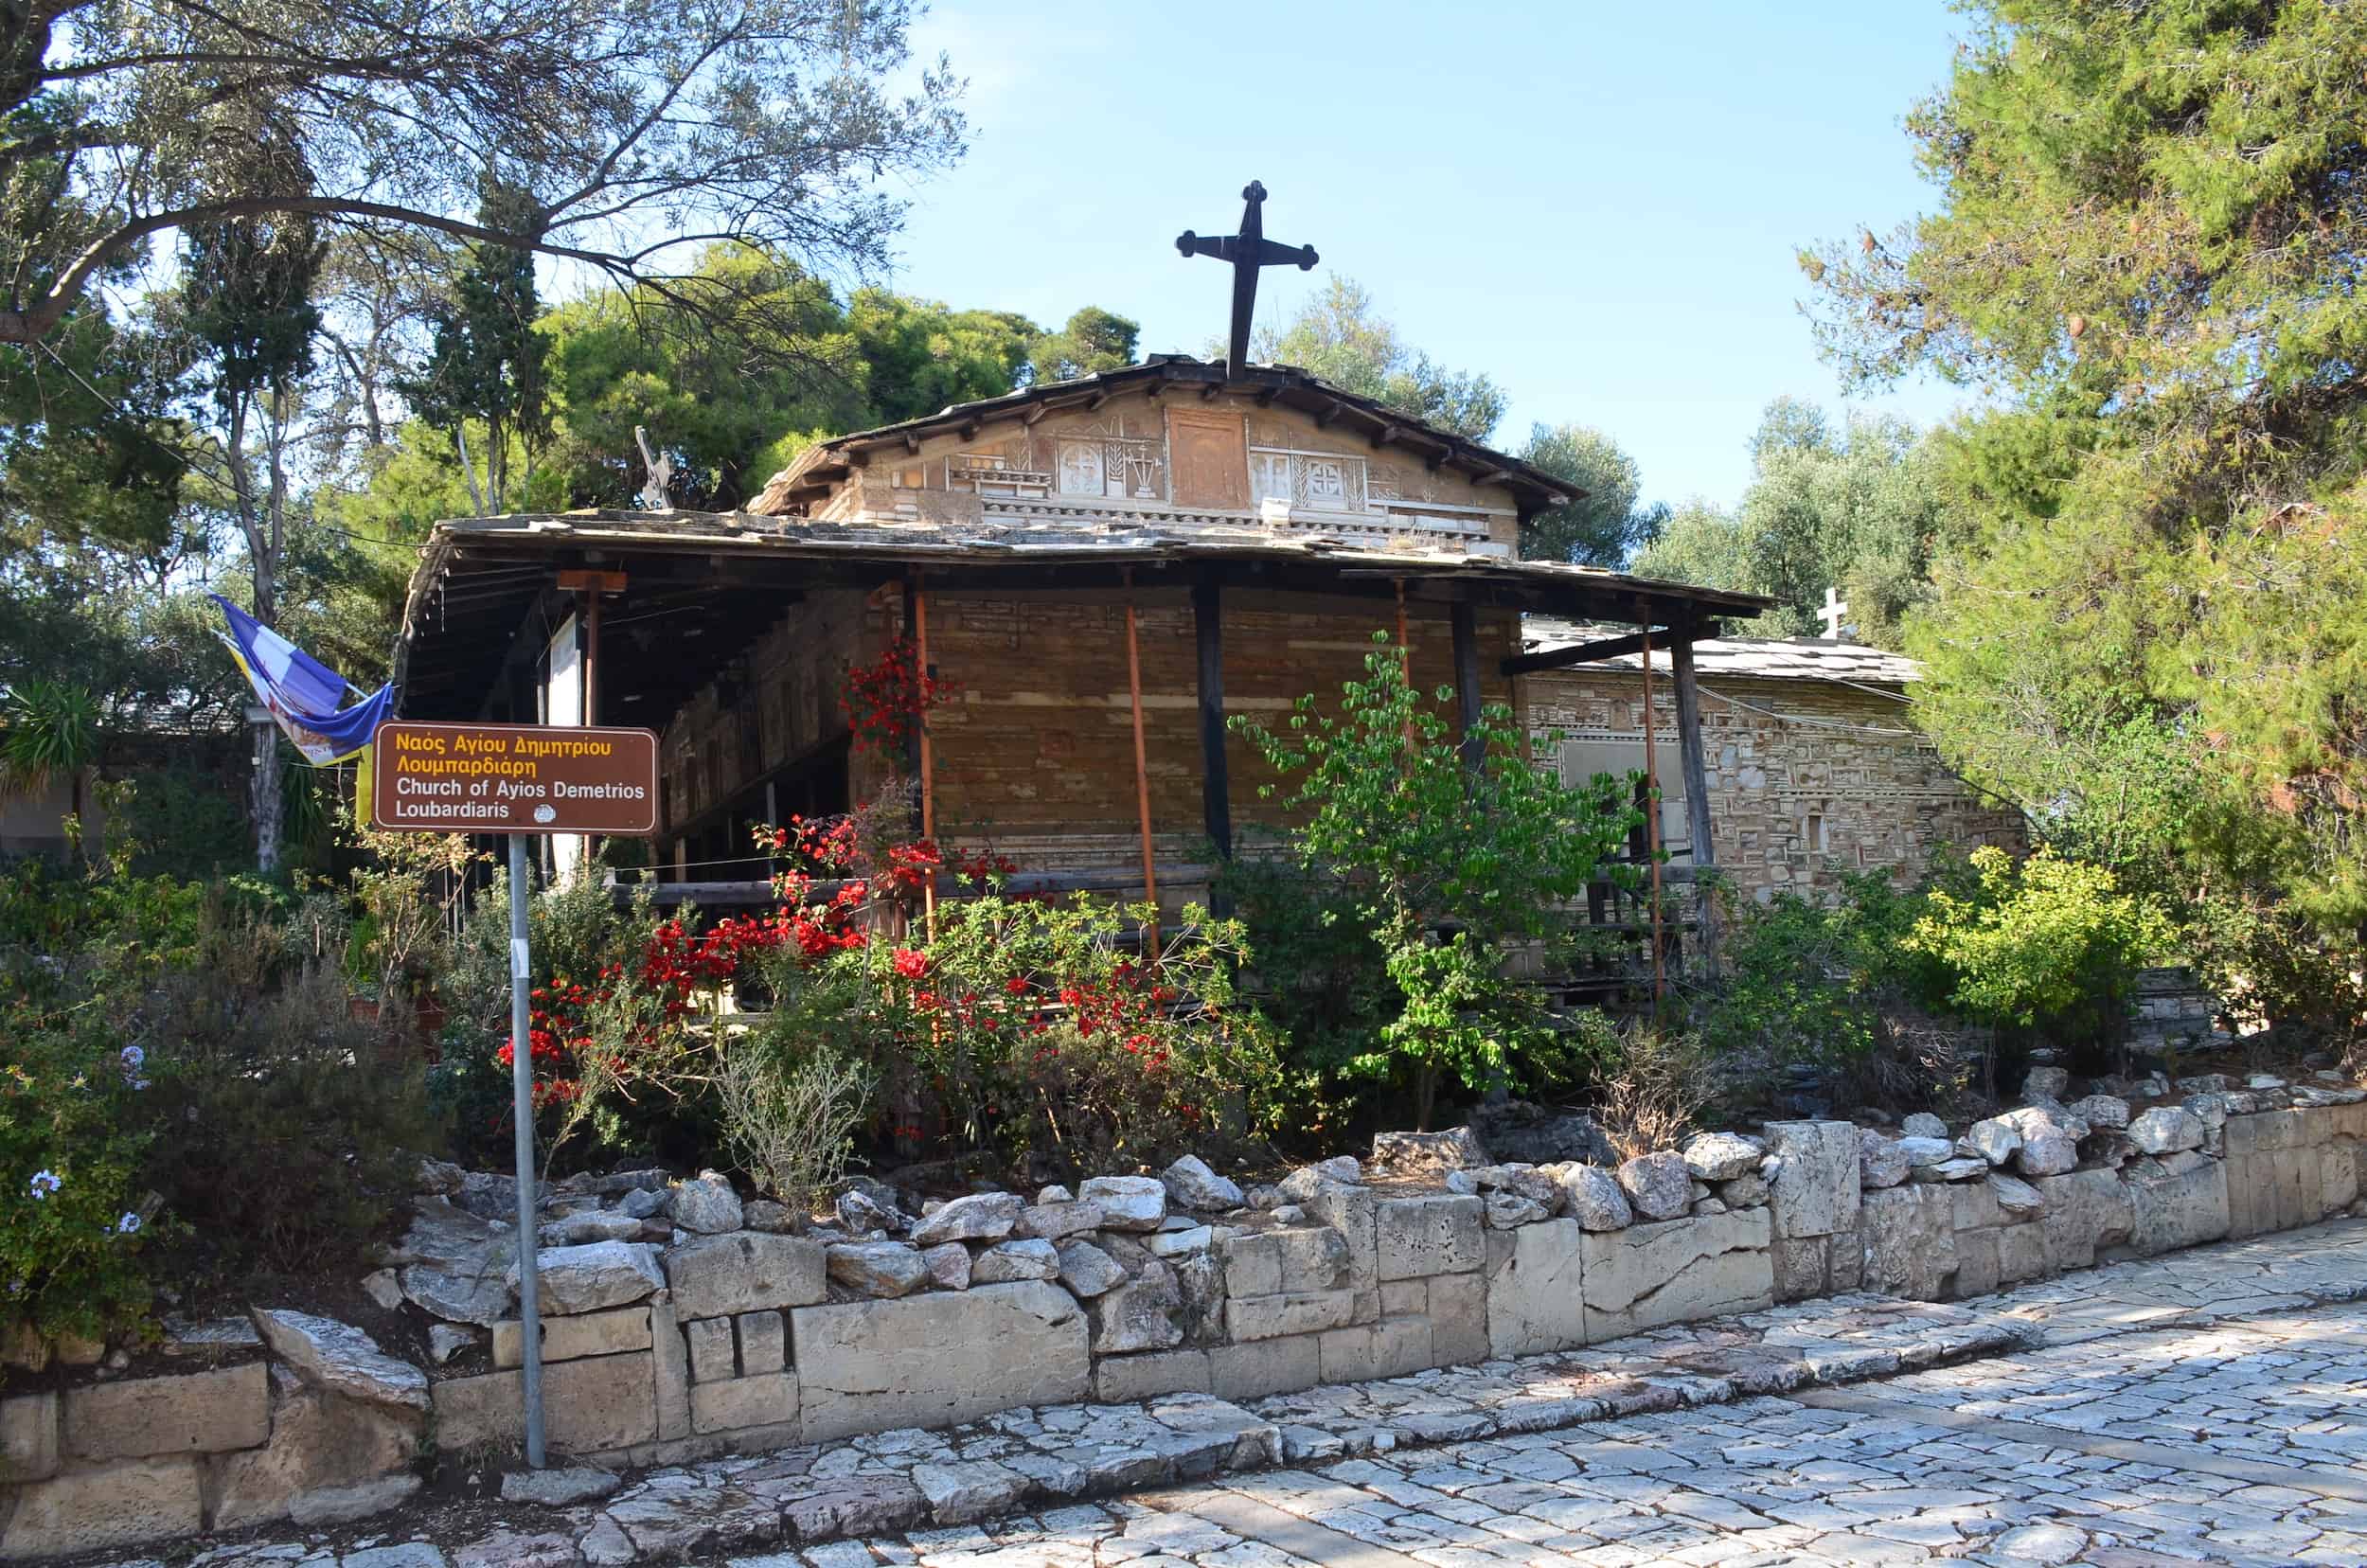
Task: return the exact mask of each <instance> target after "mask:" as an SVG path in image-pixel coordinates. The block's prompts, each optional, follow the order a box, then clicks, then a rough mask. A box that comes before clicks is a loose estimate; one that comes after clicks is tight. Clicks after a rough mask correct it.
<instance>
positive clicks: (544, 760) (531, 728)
mask: <svg viewBox="0 0 2367 1568" xmlns="http://www.w3.org/2000/svg"><path fill="white" fill-rule="evenodd" d="M594 602H595V603H596V602H597V600H595V601H594ZM370 821H371V823H372V824H373V825H375V826H377V827H380V828H391V829H396V830H397V831H399V832H411V833H507V835H509V887H510V893H511V897H510V900H509V1093H510V1122H511V1130H512V1131H513V1133H514V1135H515V1142H516V1150H517V1159H516V1166H517V1172H518V1231H517V1235H518V1249H517V1260H518V1318H519V1321H520V1322H521V1323H523V1324H524V1325H525V1333H524V1335H523V1336H522V1339H523V1344H522V1347H521V1348H522V1352H523V1353H522V1354H521V1356H520V1359H519V1368H518V1370H519V1384H520V1389H519V1392H520V1397H521V1399H522V1402H523V1403H524V1405H525V1440H526V1463H528V1464H529V1465H532V1466H533V1467H534V1468H535V1469H537V1470H540V1469H542V1468H543V1327H542V1321H543V1320H542V1306H541V1302H540V1300H539V1296H540V1286H539V1284H538V1281H537V1277H536V1265H535V1244H534V1238H535V1225H536V1223H537V1221H538V1219H539V1217H540V1215H541V1213H542V1209H541V1204H540V1202H539V1199H538V1195H537V1192H536V1185H537V1184H536V1181H535V1174H534V1172H535V1164H534V1069H533V1066H532V1065H531V1063H532V1061H533V1060H534V1053H533V1051H532V1050H531V1049H530V1048H529V1047H528V1045H527V1041H528V1040H529V1039H530V1038H531V1034H530V1031H529V1028H528V1023H529V1014H530V1011H531V1007H530V1003H529V998H528V996H527V988H528V987H529V986H530V985H531V984H532V976H533V972H534V960H533V954H532V953H530V952H529V951H528V950H527V935H528V922H527V918H526V905H527V902H528V900H527V899H526V898H525V897H524V896H523V890H524V889H525V888H526V887H527V886H528V885H529V881H528V877H527V870H526V837H527V835H529V834H533V833H602V834H606V835H608V836H610V837H647V836H649V835H651V834H654V833H655V832H656V831H657V737H656V736H655V735H653V734H651V733H650V731H648V730H639V729H601V728H597V727H596V726H589V725H573V724H423V723H418V722H414V721H410V720H401V719H395V720H389V721H388V722H385V723H383V724H381V725H379V726H378V731H377V733H376V734H375V735H374V736H372V737H371V739H370Z"/></svg>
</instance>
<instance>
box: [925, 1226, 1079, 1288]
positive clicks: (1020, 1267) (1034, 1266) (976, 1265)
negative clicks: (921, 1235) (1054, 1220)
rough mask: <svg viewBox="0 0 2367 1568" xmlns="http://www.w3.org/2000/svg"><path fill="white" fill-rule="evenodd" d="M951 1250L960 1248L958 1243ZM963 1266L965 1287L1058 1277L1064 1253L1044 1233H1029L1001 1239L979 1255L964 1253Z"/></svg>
mask: <svg viewBox="0 0 2367 1568" xmlns="http://www.w3.org/2000/svg"><path fill="white" fill-rule="evenodd" d="M947 1250H949V1251H960V1249H959V1248H958V1247H954V1248H948V1249H947ZM962 1268H963V1271H964V1275H963V1286H962V1288H963V1289H965V1290H967V1289H969V1287H970V1286H971V1285H1007V1284H1009V1283H1010V1282H1011V1281H1013V1280H1015V1279H1058V1278H1059V1277H1060V1254H1059V1250H1058V1249H1057V1248H1055V1247H1054V1246H1053V1245H1052V1243H1051V1242H1049V1241H1046V1240H1044V1239H1043V1238H1041V1237H1036V1236H1028V1237H1023V1238H1020V1239H1018V1240H1016V1241H997V1242H996V1243H995V1244H994V1245H993V1246H991V1247H988V1248H987V1249H986V1250H985V1251H983V1252H981V1253H980V1254H979V1255H978V1256H976V1257H975V1258H972V1257H970V1256H969V1255H968V1254H967V1253H964V1254H963V1256H962ZM940 1283H942V1281H940Z"/></svg>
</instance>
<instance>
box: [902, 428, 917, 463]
mask: <svg viewBox="0 0 2367 1568" xmlns="http://www.w3.org/2000/svg"><path fill="white" fill-rule="evenodd" d="M904 451H905V454H907V455H909V456H914V457H917V456H919V455H920V437H918V436H917V435H916V434H915V433H914V432H912V431H909V430H908V431H906V432H904Z"/></svg>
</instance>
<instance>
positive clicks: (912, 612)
mask: <svg viewBox="0 0 2367 1568" xmlns="http://www.w3.org/2000/svg"><path fill="white" fill-rule="evenodd" d="M919 606H920V584H919V582H918V581H917V579H913V578H906V579H904V630H903V640H904V641H907V642H909V641H911V640H912V635H913V622H914V620H915V618H916V617H917V615H918V614H919ZM889 640H890V643H891V645H892V644H893V643H894V642H895V640H896V639H894V638H891V639H889ZM928 672H929V671H928V667H927V666H925V665H923V666H922V667H921V668H920V673H921V674H922V675H924V676H925V675H926V674H928ZM904 772H905V774H906V775H908V776H910V777H913V778H918V777H919V776H920V725H919V724H918V723H917V722H916V723H915V724H914V725H913V727H912V728H911V730H909V731H908V732H906V734H905V736H904ZM920 830H921V829H920V802H919V801H917V800H916V801H914V802H913V831H914V832H915V833H918V832H919V831H920Z"/></svg>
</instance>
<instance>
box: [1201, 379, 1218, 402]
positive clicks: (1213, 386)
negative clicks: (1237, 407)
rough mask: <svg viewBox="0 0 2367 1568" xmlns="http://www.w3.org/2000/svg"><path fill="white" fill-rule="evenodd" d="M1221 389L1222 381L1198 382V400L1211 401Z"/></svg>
mask: <svg viewBox="0 0 2367 1568" xmlns="http://www.w3.org/2000/svg"><path fill="white" fill-rule="evenodd" d="M1223 390H1224V383H1222V382H1201V383H1200V401H1202V402H1210V401H1214V400H1215V398H1216V396H1217V394H1218V393H1219V392H1221V391H1223Z"/></svg>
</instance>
